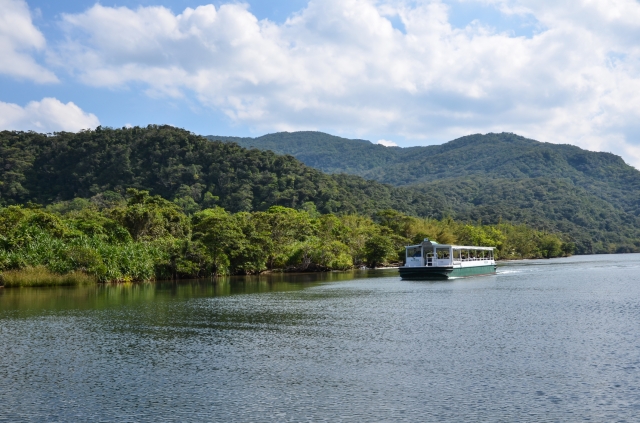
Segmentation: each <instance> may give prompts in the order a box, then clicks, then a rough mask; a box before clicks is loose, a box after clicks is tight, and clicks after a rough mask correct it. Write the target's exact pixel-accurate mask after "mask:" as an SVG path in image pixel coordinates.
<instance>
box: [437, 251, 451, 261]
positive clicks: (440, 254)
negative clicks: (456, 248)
mask: <svg viewBox="0 0 640 423" xmlns="http://www.w3.org/2000/svg"><path fill="white" fill-rule="evenodd" d="M436 254H437V255H438V259H439V260H444V259H449V249H448V248H436Z"/></svg>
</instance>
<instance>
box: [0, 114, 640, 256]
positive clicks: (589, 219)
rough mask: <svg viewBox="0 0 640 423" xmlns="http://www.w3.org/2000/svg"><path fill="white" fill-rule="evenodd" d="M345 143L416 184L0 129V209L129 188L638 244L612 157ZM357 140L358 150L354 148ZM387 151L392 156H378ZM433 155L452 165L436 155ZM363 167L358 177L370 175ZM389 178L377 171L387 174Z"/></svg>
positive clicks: (166, 141)
mask: <svg viewBox="0 0 640 423" xmlns="http://www.w3.org/2000/svg"><path fill="white" fill-rule="evenodd" d="M305 134H311V135H318V136H320V135H319V133H305ZM289 135H295V134H289ZM333 138H336V137H333ZM333 138H328V139H329V141H326V142H327V143H328V144H326V145H324V146H322V142H324V141H322V139H320V140H316V141H317V143H316V144H313V143H309V144H308V146H309V150H310V151H316V150H314V148H315V147H313V146H314V145H321V146H322V147H321V149H322V150H324V151H326V152H327V154H326V156H327V157H328V160H329V159H330V160H333V161H334V163H338V160H339V156H340V154H337V153H335V154H334V153H331V151H332V150H331V148H334V149H339V148H341V147H340V144H339V142H342V141H341V139H339V138H337V140H336V139H333ZM491 140H494V141H491ZM495 140H497V141H495ZM321 141H322V142H321ZM318 143H319V144H318ZM331 143H333V144H331ZM492 143H493V144H492ZM500 143H501V144H500ZM509 143H513V147H512V148H511V150H510V151H511V152H512V153H511V154H512V156H513V158H512V159H508V155H507V153H505V151H506V150H508V147H509V145H511V144H509ZM304 145H305V144H304V142H302V141H300V146H301V147H302V146H304ZM346 145H347V147H345V148H346V149H347V150H348V151H350V153H349V154H346V153H343V154H342V156H343V157H346V156H349V155H351V156H353V158H349V160H353V161H352V163H354V165H355V164H356V163H357V162H358V161H360V162H362V163H368V164H367V165H366V166H372V165H371V161H370V160H368V158H367V157H368V156H367V154H368V153H366V152H367V151H371V152H372V153H371V155H370V156H371V157H373V159H375V160H378V162H379V163H382V162H383V161H384V160H387V161H386V163H387V164H386V165H385V166H382V165H380V166H378V167H376V168H375V169H378V171H377V173H378V174H379V175H384V172H383V169H387V172H390V171H389V169H405V171H406V173H405V174H404V175H405V176H398V178H399V179H398V180H400V179H401V180H402V181H403V184H405V185H407V184H408V182H412V183H413V184H414V185H412V186H406V187H392V186H389V185H385V184H381V183H379V182H375V181H370V180H365V179H363V178H361V177H359V176H355V175H347V174H344V173H343V174H333V175H327V174H324V173H322V172H320V171H319V170H316V169H313V168H311V167H308V166H305V165H304V164H302V163H301V162H299V161H298V160H296V159H295V158H294V157H292V156H279V155H277V154H275V153H273V152H271V151H261V150H258V149H245V148H242V147H240V146H238V145H237V144H234V143H229V142H219V141H213V142H212V141H208V140H207V139H205V138H204V137H201V136H197V135H194V134H192V133H190V132H188V131H184V130H181V129H177V128H173V127H170V126H154V125H150V126H148V127H147V128H138V127H136V128H129V129H126V128H123V129H109V128H97V129H96V130H94V131H85V132H80V133H77V134H73V133H64V132H63V133H57V134H53V135H45V134H38V133H35V132H11V131H4V132H1V133H0V206H2V205H10V204H24V203H27V202H33V203H39V204H45V205H46V204H51V203H54V202H58V201H64V200H71V199H73V198H77V197H79V198H90V197H94V199H95V198H96V197H97V200H99V201H109V198H110V196H111V195H112V194H114V192H115V193H120V194H122V193H124V192H125V191H126V189H127V188H136V189H144V190H148V191H150V192H151V194H152V195H160V196H162V197H163V198H165V199H167V200H170V201H173V202H174V203H176V204H178V205H179V206H180V207H182V209H183V210H184V211H185V212H187V213H195V212H196V211H198V210H201V209H203V208H207V207H213V206H221V207H223V208H224V209H226V210H228V211H230V212H239V211H261V210H267V209H268V208H269V207H271V206H274V205H279V206H286V207H293V208H297V209H309V210H313V209H316V210H318V211H319V212H321V213H331V212H333V213H354V212H357V213H361V214H364V215H369V216H371V215H373V213H375V212H376V211H380V210H384V209H390V208H391V209H395V210H398V211H401V212H404V213H407V214H410V215H415V216H423V217H435V218H442V217H445V216H450V217H453V218H454V219H458V220H463V221H473V222H477V221H478V220H481V221H482V222H483V223H488V224H494V223H498V222H500V221H504V222H513V223H516V224H518V223H527V224H529V225H531V226H533V227H534V228H537V229H542V230H546V231H550V232H559V233H563V234H566V236H567V237H568V238H567V241H575V242H576V244H577V252H582V253H584V252H592V251H593V252H612V251H636V250H637V249H638V248H639V247H640V241H639V239H640V230H639V228H640V221H639V219H638V213H639V202H638V198H639V197H638V195H637V193H638V188H637V187H638V176H637V175H638V172H637V171H636V170H635V169H633V168H631V167H629V166H627V165H626V164H624V162H622V160H620V159H619V158H618V157H616V156H613V155H611V154H602V153H591V152H585V151H582V150H580V149H578V148H575V147H569V146H554V145H550V144H542V143H536V142H535V141H531V140H526V139H523V138H521V137H517V136H513V135H511V134H501V135H491V136H485V137H483V136H472V137H466V138H464V139H460V140H456V141H454V142H451V143H448V144H445V145H443V146H437V147H426V148H414V149H400V148H391V149H389V148H386V147H381V146H375V145H372V144H371V143H367V142H365V141H352V142H349V143H347V144H346ZM331 146H333V147H331ZM358 146H363V147H362V149H361V152H360V153H357V152H358V151H360V150H358ZM527 146H528V147H527ZM407 150H413V151H414V152H415V153H414V154H412V155H411V157H412V160H416V162H415V163H419V160H422V163H423V164H422V165H419V164H416V165H415V168H412V166H411V165H410V164H409V161H408V160H409V159H407V164H404V163H403V162H402V161H400V160H399V159H397V156H398V155H400V154H407V153H406V151H407ZM385 152H392V153H390V154H389V155H387V156H384V155H385V154H387V153H385ZM428 152H431V153H428ZM436 152H439V153H438V154H439V155H440V157H441V159H442V160H444V159H451V160H450V162H449V163H446V162H443V161H438V160H435V159H434V158H433V157H434V156H435V153H436ZM316 153H317V154H319V155H320V151H316ZM394 155H395V156H394ZM373 159H372V160H373ZM345 160H346V158H345ZM394 160H395V162H393V161H394ZM363 166H364V165H363ZM376 166H377V165H376ZM394 166H395V167H394ZM369 172H370V171H366V172H362V173H363V174H367V175H370V176H372V177H373V173H369ZM371 172H373V171H371ZM409 174H413V176H412V177H411V178H409V176H407V175H409ZM390 175H392V173H388V174H387V176H385V177H381V178H380V179H383V180H387V179H391V178H390ZM397 175H402V172H400V171H398V172H397ZM425 178H426V179H425ZM429 178H431V179H429ZM396 183H398V182H397V181H396Z"/></svg>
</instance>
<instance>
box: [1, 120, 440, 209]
mask: <svg viewBox="0 0 640 423" xmlns="http://www.w3.org/2000/svg"><path fill="white" fill-rule="evenodd" d="M126 188H137V189H145V190H149V191H150V192H151V193H152V194H154V195H160V196H162V197H163V198H166V199H169V200H174V199H175V200H178V201H179V202H180V203H181V204H183V205H184V206H185V207H186V208H187V209H188V208H189V207H190V208H191V209H194V210H195V209H198V208H200V207H212V206H214V205H219V206H221V207H223V208H225V209H226V210H228V211H231V212H238V211H259V210H266V209H268V208H269V207H270V206H273V205H280V206H286V207H293V208H301V207H303V206H304V205H305V203H313V204H314V205H315V207H316V208H317V210H318V211H320V212H323V213H330V212H342V213H354V212H358V213H363V214H367V215H370V214H372V213H374V212H375V211H378V210H382V209H386V208H393V209H396V210H399V211H402V212H405V213H408V214H412V215H422V216H429V215H431V214H432V213H433V210H437V209H436V208H435V207H433V205H432V204H431V202H430V201H429V198H427V197H426V196H425V195H423V194H421V193H419V192H417V191H415V190H408V189H398V188H393V187H390V186H387V185H383V184H380V183H377V182H373V181H367V180H364V179H363V178H360V177H357V176H347V175H335V176H332V175H326V174H323V173H322V172H320V171H318V170H316V169H313V168H310V167H307V166H305V165H304V164H302V163H301V162H299V161H298V160H296V159H294V158H293V157H291V156H278V155H276V154H274V153H272V152H270V151H259V150H255V149H254V150H247V149H244V148H241V147H239V146H238V145H236V144H231V143H223V142H210V141H208V140H206V139H205V138H203V137H201V136H198V135H194V134H192V133H190V132H188V131H185V130H182V129H177V128H173V127H170V126H153V125H151V126H149V127H147V128H130V129H124V128H123V129H109V128H98V129H96V130H95V131H84V132H80V133H77V134H74V133H64V132H62V133H57V134H55V135H54V136H47V135H45V134H38V133H35V132H12V131H3V132H0V206H1V205H10V204H21V203H26V202H28V201H31V202H34V203H39V204H50V203H53V202H56V201H64V200H71V199H73V198H76V197H80V198H89V197H92V196H95V195H97V194H101V193H104V192H106V191H115V192H124V190H126Z"/></svg>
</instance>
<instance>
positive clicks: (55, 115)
mask: <svg viewBox="0 0 640 423" xmlns="http://www.w3.org/2000/svg"><path fill="white" fill-rule="evenodd" d="M98 125H100V121H99V120H98V118H97V117H96V115H94V114H92V113H86V112H84V111H83V110H82V109H81V108H80V107H78V106H76V105H75V104H74V103H72V102H69V103H67V104H64V103H62V102H61V101H59V100H58V99H55V98H43V99H42V100H41V101H32V102H30V103H29V104H27V105H26V106H25V107H21V106H19V105H17V104H13V103H3V102H1V101H0V130H16V131H29V130H33V131H37V132H56V131H67V132H77V131H80V130H82V129H93V128H95V127H97V126H98Z"/></svg>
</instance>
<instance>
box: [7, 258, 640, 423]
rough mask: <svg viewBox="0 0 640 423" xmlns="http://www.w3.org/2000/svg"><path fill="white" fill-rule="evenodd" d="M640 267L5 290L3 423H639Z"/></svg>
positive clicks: (614, 264) (527, 265) (533, 267)
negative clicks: (447, 277) (440, 277)
mask: <svg viewBox="0 0 640 423" xmlns="http://www.w3.org/2000/svg"><path fill="white" fill-rule="evenodd" d="M639 268H640V256H639V255H635V254H634V255H616V256H582V257H572V258H570V259H557V260H532V261H526V262H510V263H504V264H501V265H500V266H499V268H498V274H497V275H495V276H488V277H476V278H468V279H458V280H453V281H438V282H411V281H401V280H400V279H399V277H398V276H397V271H395V270H386V271H357V272H345V273H340V272H335V273H325V274H305V275H286V274H273V275H263V276H260V277H246V278H225V279H219V280H216V281H215V282H214V281H183V282H180V283H172V282H163V283H156V284H140V285H105V286H94V287H78V288H19V289H4V290H0V340H1V343H0V403H1V404H2V407H0V421H1V422H4V421H7V422H9V421H11V422H14V421H154V422H155V421H212V420H213V421H301V420H313V421H316V420H328V421H336V420H338V421H339V420H354V421H361V420H366V421H442V420H447V421H468V420H471V421H478V420H481V421H576V420H591V421H625V420H626V421H633V420H634V419H635V416H636V415H637V414H638V413H639V412H640V390H639V389H638V387H637V385H638V380H640V378H639V376H640V284H639V282H640V280H639V277H638V276H637V275H638V274H639V272H638V270H639Z"/></svg>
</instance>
